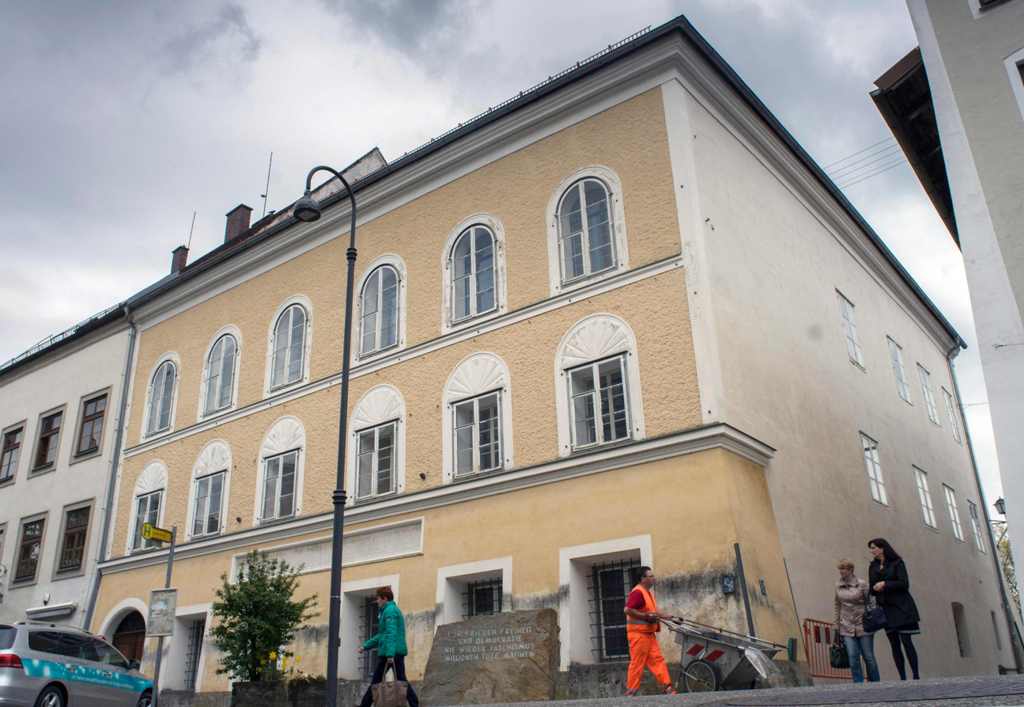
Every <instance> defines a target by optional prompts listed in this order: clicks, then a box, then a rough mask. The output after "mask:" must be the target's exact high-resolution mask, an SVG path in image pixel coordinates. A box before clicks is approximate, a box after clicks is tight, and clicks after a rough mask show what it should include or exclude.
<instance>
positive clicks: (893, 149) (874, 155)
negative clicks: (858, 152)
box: [829, 144, 900, 175]
mask: <svg viewBox="0 0 1024 707" xmlns="http://www.w3.org/2000/svg"><path fill="white" fill-rule="evenodd" d="M897 152H900V146H899V145H896V144H893V145H886V146H885V147H883V148H882V149H880V150H877V151H876V152H871V153H869V154H866V155H864V156H863V157H859V158H857V159H855V160H853V161H852V162H847V163H846V164H844V165H843V166H842V167H836V168H835V169H831V170H829V174H833V175H836V174H839V173H840V172H845V171H847V170H849V169H851V168H853V167H856V166H857V165H859V164H863V163H865V162H872V161H874V160H878V159H881V158H885V157H890V156H892V155H894V154H896V153H897Z"/></svg>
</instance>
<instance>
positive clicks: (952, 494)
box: [942, 484, 967, 542]
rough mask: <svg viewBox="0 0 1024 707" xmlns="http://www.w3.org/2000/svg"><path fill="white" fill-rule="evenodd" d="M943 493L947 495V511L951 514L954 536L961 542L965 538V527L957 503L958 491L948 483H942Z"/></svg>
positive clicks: (950, 519)
mask: <svg viewBox="0 0 1024 707" xmlns="http://www.w3.org/2000/svg"><path fill="white" fill-rule="evenodd" d="M942 491H943V494H944V495H945V497H946V512H947V513H948V514H949V521H950V523H952V525H953V536H954V537H955V538H956V539H957V540H959V541H960V542H967V541H966V540H964V528H963V525H961V524H960V511H959V509H958V508H957V505H956V491H954V490H953V489H952V487H950V486H947V485H946V484H943V485H942Z"/></svg>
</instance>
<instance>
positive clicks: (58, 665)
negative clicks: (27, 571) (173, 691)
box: [0, 621, 153, 707]
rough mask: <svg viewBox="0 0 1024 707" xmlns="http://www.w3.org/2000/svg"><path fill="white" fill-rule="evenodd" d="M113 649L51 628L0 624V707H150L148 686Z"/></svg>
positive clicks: (76, 633)
mask: <svg viewBox="0 0 1024 707" xmlns="http://www.w3.org/2000/svg"><path fill="white" fill-rule="evenodd" d="M138 668H139V666H138V663H136V662H134V661H133V662H132V663H129V662H128V660H127V659H126V658H125V657H124V656H123V655H121V653H120V652H119V651H118V650H117V649H116V648H114V647H113V646H112V645H110V644H109V643H107V642H106V641H104V640H103V639H101V638H99V637H98V636H94V635H92V634H91V633H88V632H86V631H82V630H80V629H76V628H71V627H68V626H58V625H56V624H47V623H36V622H31V621H28V622H18V623H16V624H13V625H8V624H0V707H149V705H150V703H151V701H152V695H153V682H152V681H151V680H148V679H147V678H145V677H144V676H143V675H142V674H140V673H139V672H138Z"/></svg>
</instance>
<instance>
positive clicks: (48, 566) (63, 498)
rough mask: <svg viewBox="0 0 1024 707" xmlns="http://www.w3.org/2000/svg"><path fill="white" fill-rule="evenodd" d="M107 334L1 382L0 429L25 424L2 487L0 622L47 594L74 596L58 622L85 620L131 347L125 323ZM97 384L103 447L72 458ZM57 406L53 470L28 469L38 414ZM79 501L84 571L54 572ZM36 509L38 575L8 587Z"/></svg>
mask: <svg viewBox="0 0 1024 707" xmlns="http://www.w3.org/2000/svg"><path fill="white" fill-rule="evenodd" d="M107 334H108V335H104V336H102V337H101V338H99V339H98V340H95V341H93V342H91V343H88V344H87V345H71V346H70V347H69V350H68V351H65V352H61V353H60V354H59V355H51V356H50V357H49V358H48V359H46V360H45V361H44V362H43V363H42V364H36V365H34V366H31V367H28V368H27V371H26V372H25V373H23V374H17V375H15V374H8V375H7V376H5V377H4V379H3V380H2V381H0V411H2V412H0V415H2V417H0V428H2V429H7V428H8V427H10V426H11V425H14V424H15V423H18V422H21V421H24V429H25V432H24V435H23V437H22V446H21V453H20V457H19V461H18V467H17V472H16V475H15V480H14V482H13V483H7V484H4V485H2V486H0V525H3V526H4V530H5V538H4V542H3V549H2V554H0V564H3V565H4V566H5V567H7V568H8V570H9V571H8V573H7V575H6V576H4V577H3V578H2V579H0V594H2V595H3V600H2V602H0V621H24V620H25V618H26V616H25V609H27V608H30V607H41V606H43V605H44V599H45V598H46V597H47V595H48V597H49V598H48V603H49V604H50V605H55V604H62V603H65V602H75V603H77V605H78V606H77V609H76V610H75V611H74V612H73V613H72V614H71V615H69V616H66V617H62V618H60V619H59V620H60V621H61V622H64V623H70V624H77V625H81V623H82V621H83V619H84V611H85V604H86V601H87V598H88V593H89V589H90V587H91V583H92V579H93V576H94V572H95V567H96V561H97V559H98V555H99V548H100V534H101V530H102V526H103V515H104V514H105V512H106V495H107V482H108V480H109V478H110V471H111V462H112V459H113V451H114V440H115V438H116V432H117V426H118V424H119V422H120V421H119V419H118V412H119V409H120V398H121V381H122V379H123V376H124V370H125V357H126V355H127V350H128V334H127V330H126V329H121V330H120V331H117V332H114V333H110V332H109V331H108V332H107ZM101 391H106V393H107V410H106V416H105V418H104V421H103V437H102V441H101V446H100V452H99V453H98V454H97V455H95V456H88V457H82V458H79V459H76V458H75V450H76V447H75V445H76V442H77V435H78V433H79V429H80V426H81V404H82V401H83V399H84V398H86V397H91V396H92V395H93V394H95V393H98V392H101ZM59 406H63V410H64V416H63V422H62V426H61V435H60V443H59V449H58V454H57V461H56V464H55V465H54V467H53V469H52V470H51V471H47V472H44V473H41V474H30V470H31V467H32V464H33V456H32V455H33V452H34V450H35V446H36V440H37V438H38V435H39V422H40V414H42V413H44V412H48V411H50V410H52V409H54V408H57V407H59ZM82 502H89V503H91V504H92V510H91V512H90V517H89V533H88V541H87V545H86V551H85V560H84V562H83V567H82V572H81V573H74V572H73V573H70V575H65V574H61V575H60V576H58V575H57V573H56V569H57V560H58V557H57V555H58V552H59V548H60V542H61V527H62V522H63V513H64V508H65V506H69V505H71V504H75V505H77V504H79V503H82ZM41 513H46V523H45V526H44V538H43V550H42V554H41V556H40V558H39V566H38V569H37V578H36V581H35V582H34V583H31V584H25V585H19V586H16V587H12V586H11V585H12V582H13V579H14V568H15V563H16V562H17V559H16V557H17V543H18V538H19V536H20V530H21V528H20V526H21V521H22V519H27V518H29V517H33V516H38V515H39V514H41Z"/></svg>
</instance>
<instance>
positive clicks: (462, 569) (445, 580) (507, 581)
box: [434, 555, 512, 627]
mask: <svg viewBox="0 0 1024 707" xmlns="http://www.w3.org/2000/svg"><path fill="white" fill-rule="evenodd" d="M495 578H496V579H500V581H501V595H502V596H501V613H503V614H504V613H507V612H511V611H512V557H511V555H510V556H507V557H496V558H494V559H491V560H480V561H477V562H464V563H461V564H458V565H447V566H445V567H438V568H437V589H436V591H435V594H434V626H435V627H437V626H444V625H445V624H450V623H455V622H458V621H462V620H463V619H462V594H463V591H464V590H465V588H466V585H468V584H470V583H472V582H477V581H480V580H484V579H495Z"/></svg>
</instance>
